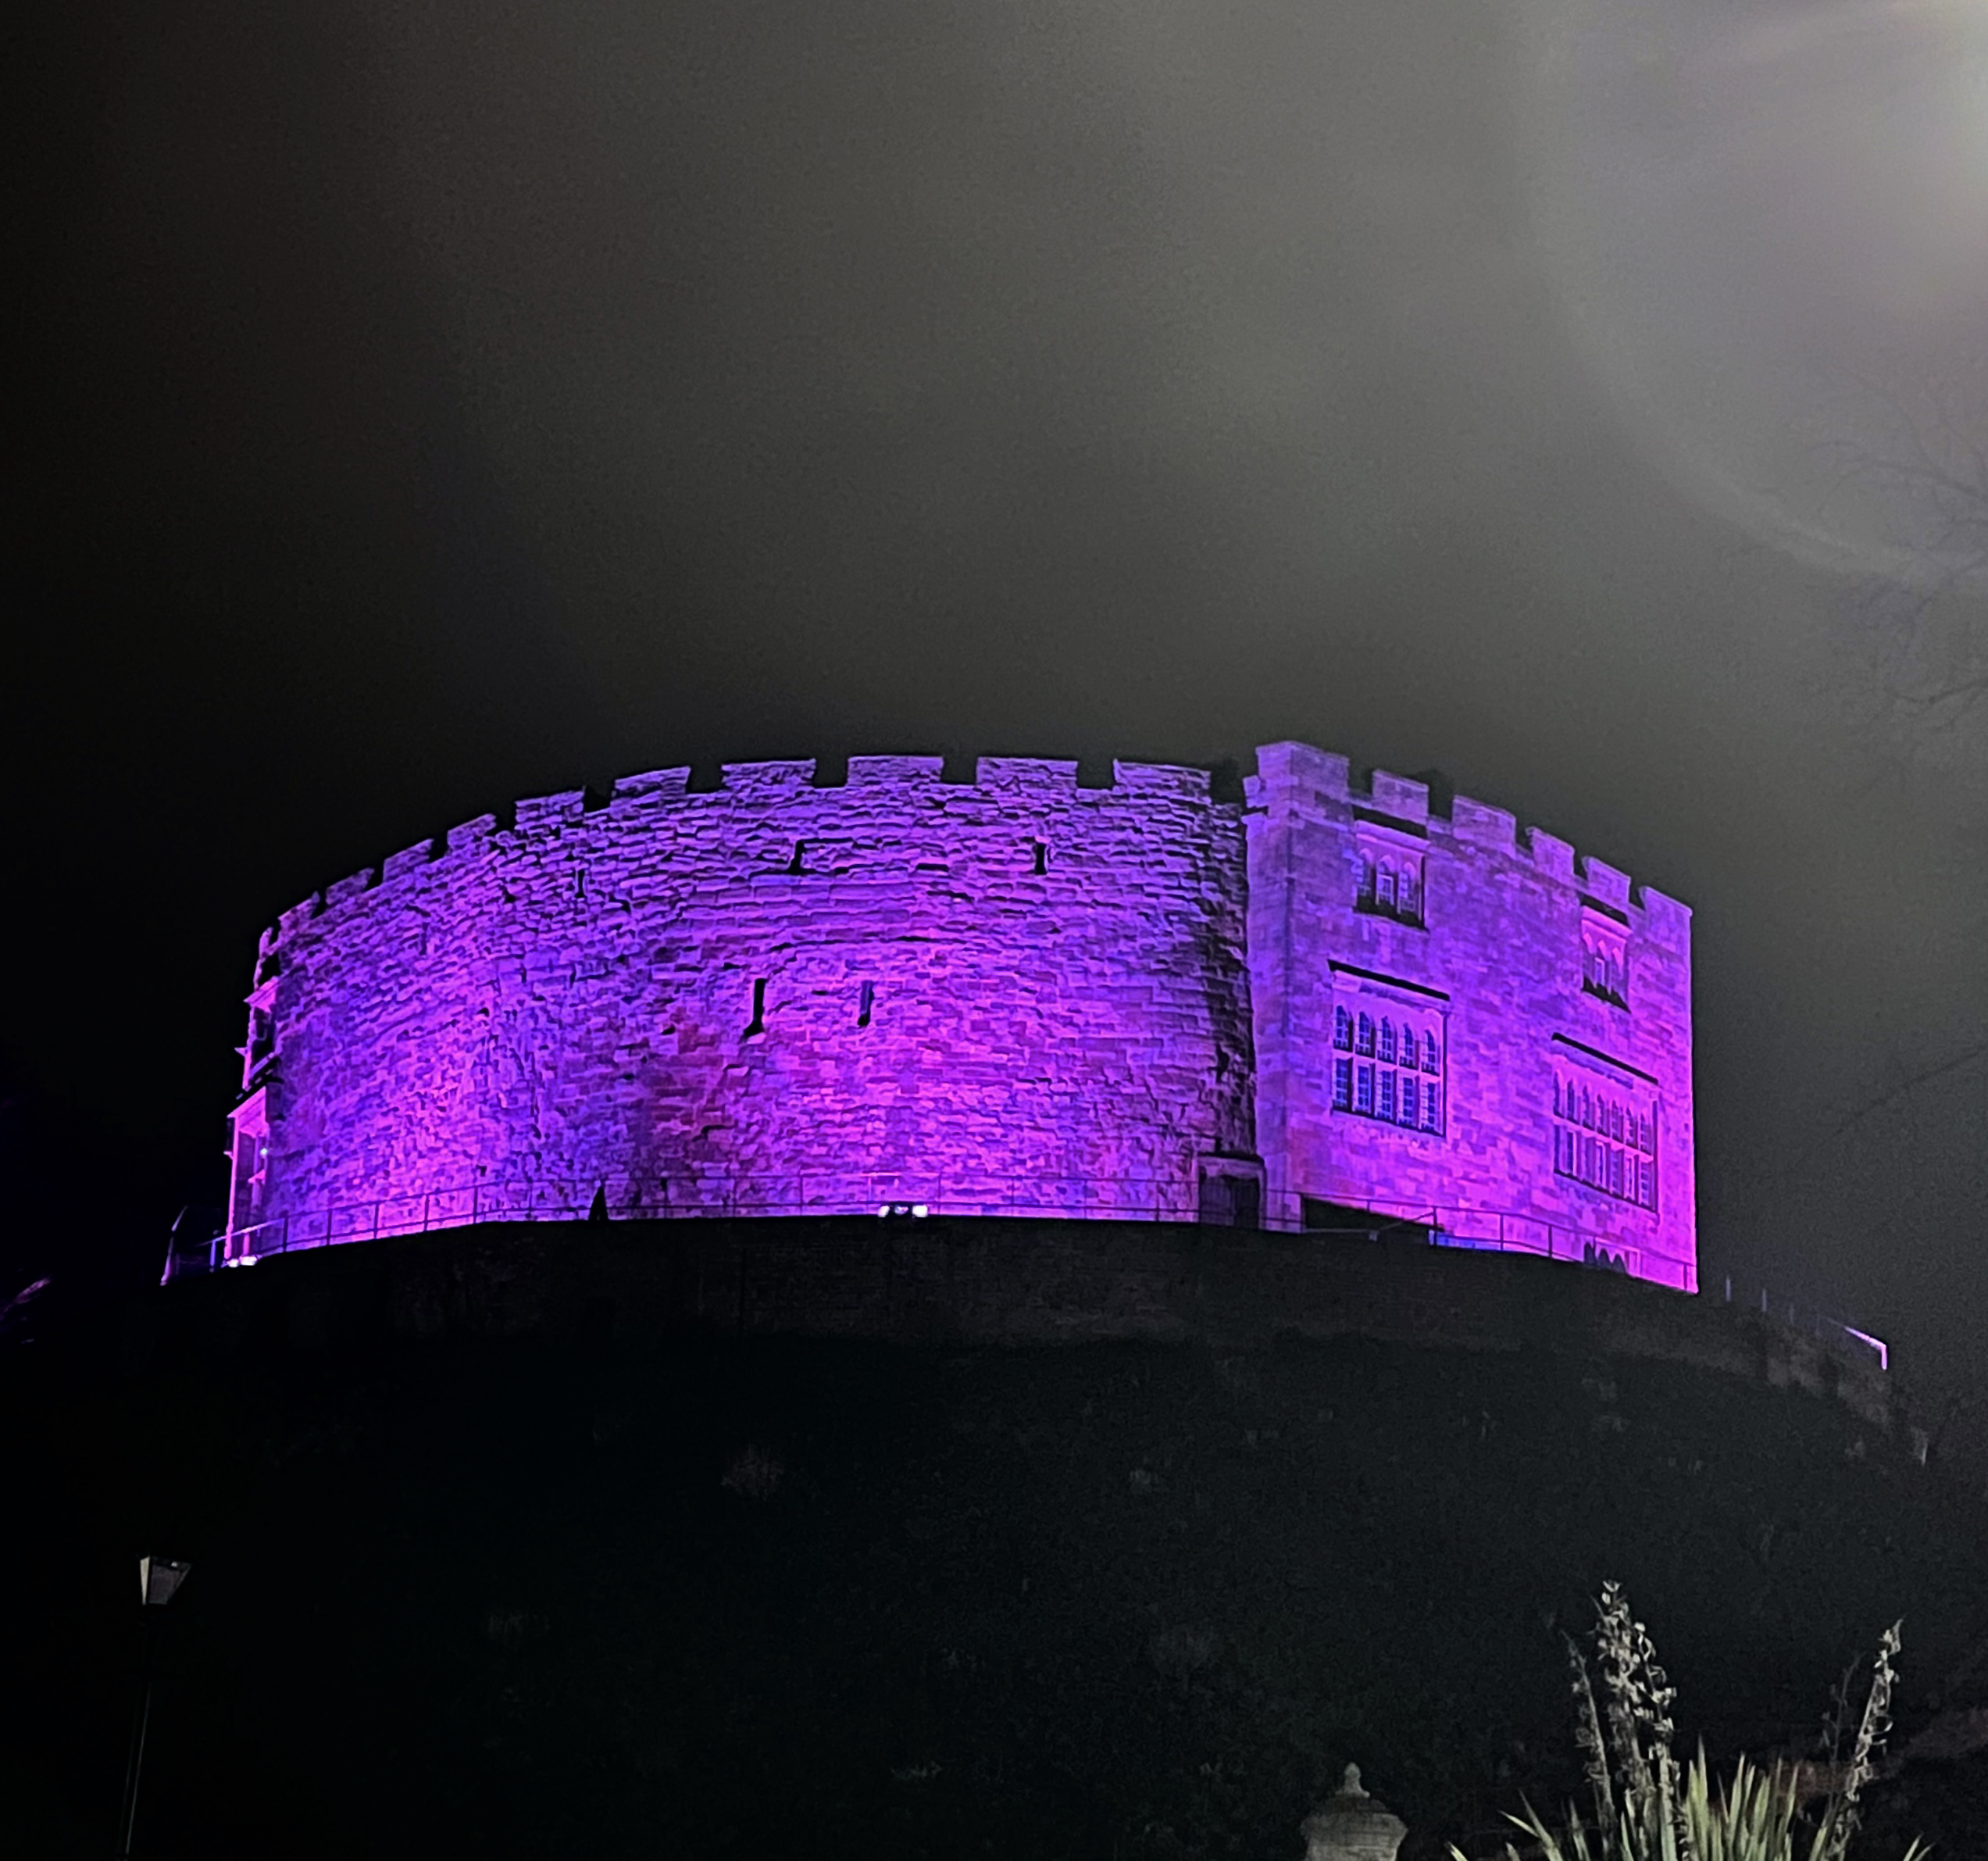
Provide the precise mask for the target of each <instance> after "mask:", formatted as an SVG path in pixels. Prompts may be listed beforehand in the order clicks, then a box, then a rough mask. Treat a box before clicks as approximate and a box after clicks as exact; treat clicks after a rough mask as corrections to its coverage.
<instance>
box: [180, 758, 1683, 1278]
mask: <svg viewBox="0 0 1988 1861" xmlns="http://www.w3.org/2000/svg"><path fill="white" fill-rule="evenodd" d="M1257 762H1258V773H1257V774H1256V775H1255V776H1253V777H1250V778H1248V780H1247V782H1246V783H1244V784H1242V786H1241V789H1240V792H1236V793H1230V794H1225V793H1224V792H1222V789H1223V784H1222V783H1221V782H1219V780H1212V778H1211V777H1210V776H1209V774H1208V772H1207V771H1206V770H1199V769H1190V768H1180V767H1173V766H1159V765H1154V764H1147V763H1117V764H1115V766H1112V769H1111V770H1110V771H1109V772H1108V775H1106V776H1105V777H1104V779H1101V780H1096V781H1092V780H1084V779H1082V778H1081V777H1080V769H1079V766H1078V765H1077V764H1076V763H1073V762H1051V761H1037V760H1027V759H1018V758H1004V757H983V758H980V759H978V761H977V762H976V763H969V764H966V765H965V766H960V767H956V768H955V767H952V766H948V764H947V763H945V762H944V759H940V758H937V757H921V756H864V757H852V758H851V759H849V760H848V766H847V769H846V771H845V770H842V769H840V768H837V767H832V766H829V765H826V764H823V763H807V762H800V763H749V764H744V765H728V766H726V767H725V768H724V769H723V771H722V772H715V779H714V780H708V781H702V782H700V781H697V780H693V778H692V772H691V771H690V770H683V769H676V770H664V771H660V772H658V773H651V774H647V775H641V776H634V777H626V778H624V779H623V780H621V781H619V782H618V783H616V784H615V787H614V789H613V791H612V794H610V795H594V794H591V793H590V792H588V791H573V792H571V793H568V794H562V795H549V796H546V797H544V798H540V799H537V800H533V801H526V802H519V804H518V805H517V808H516V815H515V819H514V820H511V821H509V822H508V823H504V824H501V825H500V823H498V820H496V818H495V817H494V816H488V815H486V816H482V817H481V818H480V819H478V820H473V821H471V822H469V823H467V824H466V825H465V826H463V827H458V828H455V829H454V830H451V832H450V833H449V834H448V835H447V837H446V838H445V839H444V840H441V841H432V842H431V841H423V842H422V843H421V844H419V845H416V846H413V847H411V848H408V849H407V850H406V851H405V852H401V853H397V854H395V855H394V856H393V857H392V858H391V859H388V860H387V862H386V863H385V864H384V866H382V867H380V869H379V870H377V871H376V870H367V871H364V872H362V873H358V874H355V876H354V877H351V878H349V879H346V880H342V881H341V882H340V883H339V884H335V885H334V886H331V887H330V888H328V889H327V891H324V892H323V894H321V895H317V896H315V897H313V898H311V899H309V900H308V901H306V902H305V903H303V904H301V905H298V906H297V907H295V908H294V909H292V910H290V911H287V912H286V913H284V914H283V916H282V917H281V918H280V920H279V921H278V922H277V924H276V925H275V926H274V927H273V928H272V929H271V930H269V931H266V933H265V934H263V936H262V939H261V941H260V945H259V951H258V955H257V958H256V963H255V976H254V986H253V988H252V991H251V993H250V994H249V996H248V1039H247V1041H246V1042H245V1044H244V1048H243V1049H242V1054H243V1068H244V1071H243V1089H242V1095H241V1099H240V1102H238V1104H237V1106H236V1107H235V1109H234V1113H233V1126H234V1134H233V1140H232V1146H231V1152H230V1157H231V1165H230V1166H231V1170H232V1181H231V1187H230V1206H229V1209H228V1213H227V1226H226V1231H225V1233H224V1235H223V1238H222V1241H221V1242H220V1251H221V1252H222V1253H223V1256H225V1257H226V1258H227V1259H229V1260H230V1261H234V1260H244V1259H253V1258H256V1257H259V1256H261V1255H263V1254H266V1253H269V1252H277V1251H283V1250H286V1249H288V1248H295V1247H304V1246H315V1245H320V1244H323V1243H326V1242H338V1241H354V1240H362V1239H367V1238H373V1237H374V1236H377V1235H382V1234H396V1233H407V1232H410V1231H417V1230H422V1229H427V1228H434V1227H452V1226H461V1225H465V1224H467V1223H473V1222H482V1221H490V1220H516V1219H519V1218H537V1217H544V1216H580V1215H585V1214H587V1213H593V1214H594V1215H596V1216H602V1215H605V1216H608V1217H609V1218H611V1219H624V1218H630V1217H658V1216H676V1215H698V1214H741V1213H756V1214H764V1215H799V1214H823V1213H842V1214H847V1213H851V1212H858V1211H869V1212H870V1213H876V1211H878V1210H880V1209H883V1210H901V1211H905V1212H909V1211H912V1210H914V1209H915V1210H916V1211H918V1212H919V1213H923V1212H926V1211H927V1210H929V1211H930V1212H932V1213H944V1214H966V1215H974V1214H1013V1213H1026V1214H1039V1215H1042V1216H1060V1217H1082V1216H1095V1217H1101V1218H1110V1217H1126V1218H1131V1217H1138V1218H1143V1219H1146V1220H1154V1219H1157V1220H1171V1221H1183V1222H1191V1221H1201V1222H1213V1223H1227V1224H1231V1225H1240V1226H1244V1227H1265V1228H1273V1229H1283V1230H1301V1229H1304V1228H1307V1227H1319V1228H1329V1227H1343V1226H1344V1225H1346V1222H1347V1215H1348V1212H1349V1211H1363V1212H1366V1213H1367V1216H1368V1217H1369V1219H1372V1220H1386V1219H1390V1218H1392V1219H1399V1220H1403V1221H1405V1222H1408V1223H1415V1224H1419V1225H1420V1226H1422V1227H1426V1229H1427V1230H1428V1231H1429V1235H1430V1238H1433V1239H1434V1240H1437V1241H1441V1242H1444V1243H1447V1244H1449V1245H1464V1246H1476V1247H1495V1248H1507V1249H1512V1250H1517V1251H1522V1252H1532V1253H1536V1254H1541V1255H1546V1256H1551V1257H1554V1258H1558V1259H1572V1260H1580V1261H1585V1262H1587V1263H1601V1264H1606V1265H1608V1266H1615V1267H1617V1268H1619V1269H1620V1270H1624V1271H1626V1272H1627V1273H1630V1274H1633V1275H1635V1276H1636V1277H1641V1278H1644V1279H1647V1280H1651V1281H1657V1282H1659V1283H1661V1284H1665V1285H1669V1286H1672V1287H1677V1288H1683V1289H1685V1290H1687V1291H1695V1290H1696V1286H1697V1234H1696V1213H1695V1206H1694V1185H1693V1175H1692V1155H1693V1127H1692V1106H1691V1001H1690V994H1691V990H1690V984H1691V976H1690V913H1689V911H1688V910H1687V909H1686V908H1685V907H1684V906H1683V905H1679V904H1677V903H1676V902H1674V901H1673V900H1672V899H1670V898H1666V897H1665V896H1664V895H1662V894H1661V893H1659V892H1657V891H1652V890H1651V889H1649V888H1647V887H1640V886H1633V885H1632V884H1631V882H1630V880H1629V878H1628V877H1627V876H1626V874H1624V873H1621V872H1619V871H1617V870H1615V869H1614V868H1612V867H1611V866H1606V865H1604V864H1603V863H1601V861H1599V860H1597V859H1582V858H1579V857H1577V856H1576V853H1575V852H1574V849H1573V848H1572V847H1571V846H1569V845H1568V844H1567V843H1566V842H1565V841H1561V840H1558V839H1555V838H1553V837H1552V836H1551V835H1550V834H1546V833H1544V832H1542V831H1540V830H1538V829H1537V828H1533V829H1525V830H1522V829H1521V828H1520V827H1519V824H1518V823H1517V822H1516V821H1515V819H1514V817H1513V816H1512V815H1511V814H1509V813H1506V812H1504V810H1502V809H1497V808H1493V807H1490V806H1487V805H1485V804H1483V803H1482V802H1475V801H1471V800H1468V799H1465V798H1463V797H1462V796H1458V797H1455V798H1453V799H1451V798H1445V797H1444V795H1441V794H1440V793H1437V794H1436V795H1432V794H1431V791H1430V790H1429V787H1428V786H1427V785H1426V784H1424V783H1422V782H1419V781H1415V780H1408V779H1406V778H1404V777H1398V776H1394V775H1390V774H1387V773H1383V772H1380V771H1376V772H1374V773H1372V775H1371V776H1369V777H1365V778H1361V777H1356V775H1355V773H1354V771H1353V770H1352V769H1351V767H1350V766H1349V764H1348V763H1347V759H1346V758H1345V757H1344V756H1340V755H1329V754H1327V753H1326V752H1322V751H1319V750H1317V749H1313V748H1308V747H1306V746H1305V745H1299V744H1291V743H1283V744H1276V745H1270V746H1269V747H1266V748H1263V749H1261V750H1259V751H1258V755H1257Z"/></svg>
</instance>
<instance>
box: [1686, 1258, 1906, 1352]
mask: <svg viewBox="0 0 1988 1861" xmlns="http://www.w3.org/2000/svg"><path fill="white" fill-rule="evenodd" d="M1725 1291H1726V1298H1725V1303H1726V1304H1727V1305H1729V1306H1739V1307H1740V1308H1741V1309H1744V1310H1746V1311H1749V1312H1751V1311H1758V1313H1760V1315H1761V1317H1763V1318H1766V1319H1771V1320H1772V1321H1773V1322H1774V1323H1776V1324H1779V1325H1786V1327H1787V1328H1788V1329H1789V1330H1790V1331H1803V1332H1806V1333H1807V1334H1808V1335H1809V1336H1810V1337H1811V1338H1817V1339H1819V1340H1820V1341H1822V1343H1824V1344H1845V1345H1849V1346H1850V1347H1851V1348H1852V1349H1853V1350H1854V1351H1857V1352H1861V1353H1863V1354H1865V1355H1868V1356H1871V1357H1873V1358H1875V1359H1876V1360H1877V1366H1878V1368H1879V1370H1890V1368H1891V1347H1890V1345H1888V1344H1886V1342H1885V1341H1884V1340H1883V1338H1875V1337H1873V1336H1872V1334H1870V1333H1869V1332H1868V1331H1860V1330H1858V1327H1856V1326H1855V1325H1853V1324H1848V1323H1845V1322H1844V1321H1843V1320H1842V1319H1840V1318H1832V1317H1830V1316H1829V1314H1828V1313H1826V1312H1820V1311H1818V1310H1816V1309H1815V1308H1814V1307H1812V1306H1804V1305H1802V1304H1801V1303H1799V1302H1797V1301H1796V1300H1794V1299H1791V1298H1780V1297H1779V1296H1778V1295H1774V1294H1771V1293H1769V1291H1768V1289H1767V1288H1765V1286H1763V1287H1761V1288H1760V1291H1759V1295H1758V1298H1757V1299H1756V1298H1755V1297H1754V1295H1753V1294H1751V1293H1750V1292H1747V1291H1745V1290H1744V1288H1743V1289H1742V1290H1741V1291H1740V1293H1739V1295H1737V1296H1735V1295H1734V1292H1733V1277H1732V1275H1731V1274H1727V1276H1726V1288H1725Z"/></svg>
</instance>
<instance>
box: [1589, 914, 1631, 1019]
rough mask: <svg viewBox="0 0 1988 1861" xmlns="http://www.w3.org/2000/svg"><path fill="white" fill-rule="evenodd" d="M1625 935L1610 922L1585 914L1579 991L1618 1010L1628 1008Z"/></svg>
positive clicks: (1597, 915)
mask: <svg viewBox="0 0 1988 1861" xmlns="http://www.w3.org/2000/svg"><path fill="white" fill-rule="evenodd" d="M1626 935H1627V934H1626V932H1625V931H1623V930H1622V928H1621V927H1619V925H1617V924H1616V923H1615V921H1614V920H1612V919H1608V918H1604V917H1602V916H1600V914H1599V913H1595V912H1593V911H1589V912H1586V913H1583V922H1582V925H1581V988H1583V991H1585V992H1586V993H1587V994H1589V995H1599V996H1600V997H1601V999H1602V1000H1603V1001H1604V1002H1612V1003H1614V1004H1615V1006H1616V1007H1618V1008H1626V1007H1628V1006H1629V953H1628V945H1627V944H1626V941H1625V940H1626Z"/></svg>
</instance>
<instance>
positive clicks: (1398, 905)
mask: <svg viewBox="0 0 1988 1861" xmlns="http://www.w3.org/2000/svg"><path fill="white" fill-rule="evenodd" d="M1422 899H1423V893H1422V851H1421V849H1420V848H1419V847H1416V846H1415V845H1414V844H1413V843H1412V842H1411V841H1408V840H1407V837H1406V836H1405V835H1397V834H1392V833H1382V832H1379V831H1373V832H1371V833H1369V832H1365V831H1363V832H1362V838H1361V842H1360V891H1359V897H1358V899H1357V901H1356V904H1357V905H1358V909H1360V910H1362V911H1369V912H1372V913H1376V914H1377V915H1378V916H1382V917H1391V918H1395V919H1398V920H1400V921H1401V923H1405V924H1419V923H1421V922H1422Z"/></svg>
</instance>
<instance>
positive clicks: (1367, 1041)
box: [1354, 1015, 1374, 1053]
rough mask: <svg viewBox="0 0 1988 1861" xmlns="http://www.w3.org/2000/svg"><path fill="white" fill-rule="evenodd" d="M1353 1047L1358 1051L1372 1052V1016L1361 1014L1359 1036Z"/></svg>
mask: <svg viewBox="0 0 1988 1861" xmlns="http://www.w3.org/2000/svg"><path fill="white" fill-rule="evenodd" d="M1373 1050H1374V1023H1373V1016H1371V1015H1362V1016H1361V1017H1360V1032H1359V1038H1358V1040H1357V1041H1355V1042H1354V1051H1355V1052H1360V1053H1371V1052H1373Z"/></svg>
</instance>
